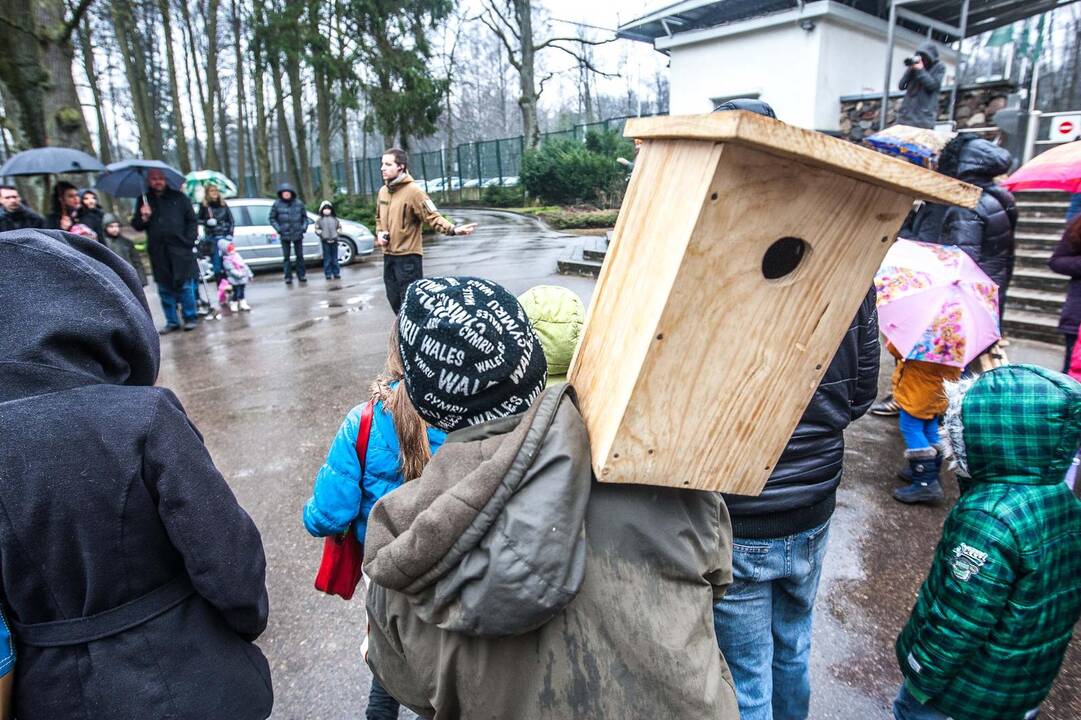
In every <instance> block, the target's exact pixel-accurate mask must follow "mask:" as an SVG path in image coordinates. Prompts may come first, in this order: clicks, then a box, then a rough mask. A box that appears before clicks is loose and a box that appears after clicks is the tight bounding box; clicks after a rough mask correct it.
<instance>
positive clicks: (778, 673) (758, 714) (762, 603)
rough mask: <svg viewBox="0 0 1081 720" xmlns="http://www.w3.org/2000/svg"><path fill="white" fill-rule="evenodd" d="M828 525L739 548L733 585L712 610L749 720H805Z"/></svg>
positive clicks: (739, 542)
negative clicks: (814, 613)
mask: <svg viewBox="0 0 1081 720" xmlns="http://www.w3.org/2000/svg"><path fill="white" fill-rule="evenodd" d="M829 527H830V524H829V521H828V520H827V521H826V522H825V523H824V524H822V525H819V526H818V527H816V528H812V529H810V530H805V531H804V532H801V533H796V534H795V535H789V536H787V537H781V538H773V539H768V540H752V539H742V538H735V539H734V540H733V541H732V575H733V580H732V585H731V587H729V588H728V592H727V593H725V596H724V598H722V599H721V601H720V602H719V603H717V604H716V605H715V606H714V608H713V625H714V627H715V628H716V630H717V644H718V645H719V646H720V648H721V652H722V653H724V658H725V660H727V661H728V667H729V668H731V670H732V677H733V679H734V680H735V681H736V699H737V700H738V701H739V712H740V718H742V720H772V719H773V718H776V719H777V720H805V719H806V718H807V713H808V708H809V705H810V701H811V676H810V671H809V670H808V667H807V662H808V660H809V658H810V654H811V618H812V611H813V609H814V601H815V594H816V593H817V592H818V579H819V577H820V576H821V574H822V560H823V558H824V557H825V554H826V541H827V539H828V538H829Z"/></svg>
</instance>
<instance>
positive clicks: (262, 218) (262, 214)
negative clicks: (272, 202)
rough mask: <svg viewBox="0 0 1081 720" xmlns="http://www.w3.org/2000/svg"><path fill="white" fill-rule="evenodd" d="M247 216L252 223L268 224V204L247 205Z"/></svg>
mask: <svg viewBox="0 0 1081 720" xmlns="http://www.w3.org/2000/svg"><path fill="white" fill-rule="evenodd" d="M247 207H248V217H249V218H251V224H252V225H269V224H270V206H269V205H248V206H247Z"/></svg>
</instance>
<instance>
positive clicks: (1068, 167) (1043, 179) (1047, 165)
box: [1002, 141, 1081, 193]
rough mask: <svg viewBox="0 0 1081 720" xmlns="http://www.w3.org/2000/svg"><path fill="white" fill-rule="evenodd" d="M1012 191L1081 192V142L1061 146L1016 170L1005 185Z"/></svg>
mask: <svg viewBox="0 0 1081 720" xmlns="http://www.w3.org/2000/svg"><path fill="white" fill-rule="evenodd" d="M1002 184H1003V185H1005V186H1006V187H1007V188H1009V189H1010V190H1012V191H1015V192H1016V191H1017V190H1065V191H1066V192H1068V193H1076V192H1081V141H1074V142H1070V143H1066V144H1065V145H1059V146H1058V147H1056V148H1052V149H1050V150H1048V151H1047V152H1045V153H1041V154H1039V155H1037V156H1036V157H1034V158H1033V159H1031V160H1029V161H1028V162H1027V163H1025V164H1024V165H1022V166H1021V167H1020V168H1018V169H1017V172H1015V173H1014V174H1013V175H1010V177H1008V178H1006V180H1005V181H1004V182H1003V183H1002Z"/></svg>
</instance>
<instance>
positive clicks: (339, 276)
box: [334, 275, 342, 280]
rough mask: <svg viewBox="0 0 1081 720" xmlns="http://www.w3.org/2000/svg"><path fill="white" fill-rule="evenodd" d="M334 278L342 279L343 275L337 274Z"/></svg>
mask: <svg viewBox="0 0 1081 720" xmlns="http://www.w3.org/2000/svg"><path fill="white" fill-rule="evenodd" d="M334 279H335V280H341V279H342V276H341V275H335V276H334Z"/></svg>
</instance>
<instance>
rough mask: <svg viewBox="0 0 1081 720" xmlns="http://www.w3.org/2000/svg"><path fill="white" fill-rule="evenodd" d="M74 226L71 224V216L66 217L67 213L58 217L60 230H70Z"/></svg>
mask: <svg viewBox="0 0 1081 720" xmlns="http://www.w3.org/2000/svg"><path fill="white" fill-rule="evenodd" d="M74 224H75V223H73V222H72V221H71V216H70V215H68V214H67V213H64V214H61V215H60V229H61V230H70V229H71V226H72V225H74Z"/></svg>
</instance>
